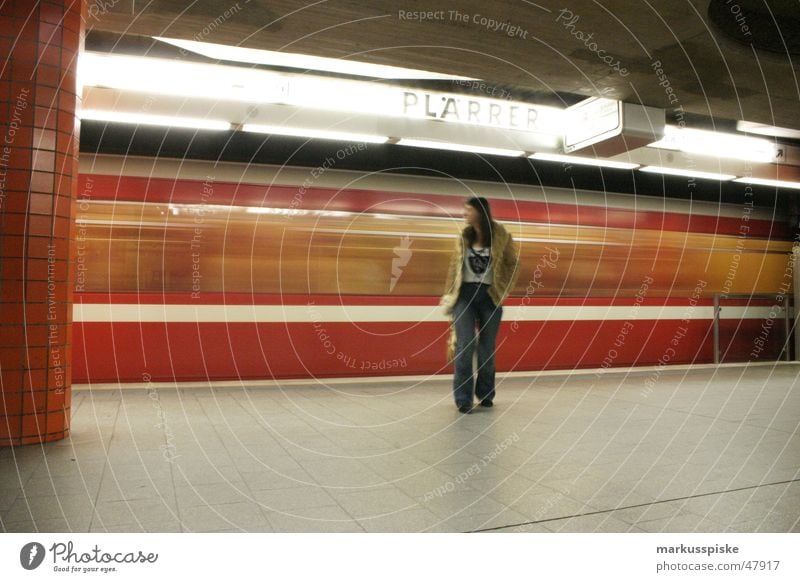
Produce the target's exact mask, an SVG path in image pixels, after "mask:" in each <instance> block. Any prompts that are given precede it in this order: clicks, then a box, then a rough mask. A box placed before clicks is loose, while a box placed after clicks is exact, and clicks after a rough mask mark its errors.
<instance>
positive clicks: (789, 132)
mask: <svg viewBox="0 0 800 582" xmlns="http://www.w3.org/2000/svg"><path fill="white" fill-rule="evenodd" d="M736 129H737V130H739V131H743V132H745V133H757V134H758V135H768V136H770V137H786V138H789V139H800V129H789V128H788V127H775V126H774V125H767V124H765V123H756V122H755V121H742V120H739V121H737V122H736Z"/></svg>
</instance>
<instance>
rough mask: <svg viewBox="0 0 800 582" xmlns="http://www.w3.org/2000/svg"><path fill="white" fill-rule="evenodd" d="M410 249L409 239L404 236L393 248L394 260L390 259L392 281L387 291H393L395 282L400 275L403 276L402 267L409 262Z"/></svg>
mask: <svg viewBox="0 0 800 582" xmlns="http://www.w3.org/2000/svg"><path fill="white" fill-rule="evenodd" d="M410 247H411V237H410V236H408V235H405V236H404V237H403V238H402V239H400V246H396V247H394V249H392V250H394V255H395V256H394V258H393V259H392V280H391V282H390V283H389V291H393V290H394V286H395V285H397V281H398V280H400V275H402V274H403V267H405V266H406V265H407V264H408V261H410V260H411V255H412V254H413V253H412V252H411V250H410Z"/></svg>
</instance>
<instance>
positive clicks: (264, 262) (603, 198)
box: [72, 154, 792, 383]
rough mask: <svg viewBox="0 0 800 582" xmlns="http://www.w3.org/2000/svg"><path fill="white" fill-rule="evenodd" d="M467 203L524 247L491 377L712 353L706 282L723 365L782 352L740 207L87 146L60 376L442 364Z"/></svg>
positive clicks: (369, 370) (778, 289) (356, 371)
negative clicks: (65, 363) (448, 298)
mask: <svg viewBox="0 0 800 582" xmlns="http://www.w3.org/2000/svg"><path fill="white" fill-rule="evenodd" d="M472 195H482V196H486V197H488V198H489V199H490V200H491V201H492V207H493V212H494V215H495V218H496V219H497V220H499V221H501V222H503V223H504V224H505V225H506V226H507V227H508V228H509V230H510V231H511V233H512V235H513V236H514V238H515V240H516V241H518V243H519V246H520V256H521V274H520V277H519V279H518V283H517V287H516V289H515V290H514V293H513V295H512V297H510V298H509V299H508V300H507V302H506V304H505V306H504V315H503V324H502V327H501V331H500V335H499V337H498V346H499V347H498V358H497V367H498V371H522V370H541V369H573V368H596V367H612V366H630V365H654V364H663V365H666V364H677V363H706V362H712V361H713V358H714V343H713V342H714V334H713V325H712V324H713V319H714V311H713V297H714V295H715V294H717V295H720V296H721V303H720V305H721V306H722V310H721V312H720V341H719V347H720V352H721V354H722V358H723V361H734V360H742V359H744V360H747V359H759V360H769V359H773V360H774V359H777V358H778V357H780V355H781V353H782V350H784V349H785V346H784V344H785V342H786V333H785V331H784V327H783V325H784V318H785V316H786V313H785V310H784V305H785V300H784V298H785V297H789V296H790V295H791V291H790V290H791V283H792V270H791V260H790V259H791V251H792V232H791V230H790V228H789V226H788V225H787V224H784V223H781V222H779V221H776V220H774V217H773V216H771V214H770V213H769V212H767V211H765V210H763V209H759V208H753V207H751V206H748V205H747V204H746V203H743V205H719V204H712V203H707V202H696V201H695V202H692V201H683V200H675V199H665V198H661V197H649V196H642V195H637V196H633V195H627V194H625V195H623V194H612V193H606V192H592V191H572V190H565V189H558V188H546V187H533V186H522V185H516V184H499V183H489V182H474V181H473V182H465V181H459V180H456V179H446V178H431V177H420V176H410V175H399V174H388V173H377V174H376V173H359V172H352V171H337V170H334V169H328V168H317V169H316V170H310V169H308V168H291V167H278V166H249V165H246V164H238V163H221V162H217V163H212V162H200V161H187V160H170V159H163V158H159V159H153V158H136V157H118V156H109V155H96V156H91V155H85V154H82V155H81V175H80V177H79V185H78V199H77V203H76V204H77V206H76V217H77V221H76V225H75V234H74V236H75V240H76V262H75V266H74V268H75V273H74V275H75V307H74V327H73V338H72V347H73V358H72V361H73V370H72V375H73V378H72V379H73V382H75V383H97V382H114V381H117V379H119V381H121V382H142V381H143V380H150V379H152V380H154V381H155V380H164V381H171V380H176V381H188V380H192V381H198V380H207V379H210V380H233V379H252V380H255V379H271V378H309V377H333V376H361V375H371V376H377V375H391V376H396V375H417V374H440V373H448V372H450V371H451V370H450V368H448V366H447V363H446V360H445V343H446V339H447V321H446V319H445V317H444V316H443V315H442V313H441V308H440V307H439V306H438V302H439V297H440V295H441V294H442V292H443V291H444V289H443V285H444V274H445V269H446V266H447V261H448V257H449V254H450V252H451V250H452V248H453V242H454V239H455V237H456V236H458V233H459V231H460V229H461V228H462V227H463V222H462V219H461V209H462V204H463V201H464V200H465V198H467V197H468V196H472ZM742 295H744V296H755V295H759V296H762V297H753V298H741V297H739V296H742ZM734 296H736V297H734ZM766 323H769V325H765V324H766ZM784 353H785V352H784Z"/></svg>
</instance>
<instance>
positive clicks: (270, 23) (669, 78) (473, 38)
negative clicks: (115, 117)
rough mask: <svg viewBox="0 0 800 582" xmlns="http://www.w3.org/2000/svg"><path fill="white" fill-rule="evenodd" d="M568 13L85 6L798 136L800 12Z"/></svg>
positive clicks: (225, 36) (696, 5)
mask: <svg viewBox="0 0 800 582" xmlns="http://www.w3.org/2000/svg"><path fill="white" fill-rule="evenodd" d="M568 4H569V6H570V8H569V9H568V10H567V9H565V8H564V6H565V3H564V2H563V0H559V1H558V2H554V1H552V0H537V1H536V2H532V1H528V0H493V1H492V2H486V1H478V0H459V1H458V2H452V1H446V0H441V1H439V2H436V3H431V2H428V1H427V0H426V1H420V0H405V1H403V2H388V1H385V0H373V1H370V2H356V1H353V0H330V1H319V2H314V3H306V2H299V1H294V0H270V1H269V2H267V1H265V0H249V1H248V0H238V2H236V1H233V0H201V1H195V2H187V1H185V0H180V1H179V0H150V1H148V0H116V1H115V2H96V3H93V2H89V5H90V12H89V18H88V24H87V32H88V33H89V37H90V38H91V37H92V36H93V35H94V36H98V35H99V36H102V34H100V33H102V32H113V33H117V34H123V35H126V36H128V37H129V36H131V35H140V36H162V37H171V38H181V39H187V40H199V41H203V42H212V43H218V44H228V45H235V46H243V47H247V48H259V49H267V50H280V51H285V52H296V53H304V54H309V55H316V56H325V57H336V58H342V59H352V60H359V61H364V62H370V63H376V64H385V65H395V66H403V67H408V68H415V69H423V70H428V71H435V72H440V73H448V74H453V75H462V76H467V77H473V78H477V79H482V80H485V81H487V82H489V83H492V84H497V85H498V86H502V87H504V88H505V89H504V90H506V91H507V92H508V93H510V96H511V97H512V98H514V99H523V100H526V99H528V98H529V97H530V95H531V94H535V95H548V94H549V95H551V96H554V97H555V98H559V99H565V100H570V96H572V99H571V101H572V102H574V101H575V100H576V99H575V98H576V97H578V96H594V95H603V96H606V97H613V98H616V99H620V100H622V101H626V102H632V103H642V104H644V105H650V106H655V107H662V108H665V109H666V111H667V117H668V119H670V118H671V119H673V120H674V119H676V116H678V115H680V114H681V109H679V108H682V111H683V112H685V113H686V114H687V115H688V114H692V119H693V120H694V123H702V124H707V125H714V126H716V125H722V126H724V125H725V124H726V123H728V124H729V123H730V122H731V120H737V119H745V120H748V121H756V122H761V123H765V124H769V125H777V126H782V127H789V128H795V129H800V85H799V82H798V76H799V75H798V73H799V72H800V70H799V69H800V68H799V67H798V61H800V52H798V50H797V49H798V35H799V34H800V33H799V32H798V31H800V20H798V16H797V14H798V4H797V0H769V1H768V2H764V0H761V1H757V0H737V2H736V3H730V2H726V1H725V0H720V1H717V2H716V3H715V5H714V6H712V13H713V16H714V18H713V20H714V21H715V22H712V18H710V17H709V5H710V3H709V0H682V1H680V0H679V1H674V2H673V1H670V2H666V1H656V0H627V1H624V0H605V1H588V0H574V1H572V2H570V3H568ZM417 12H427V13H428V14H427V17H428V18H427V19H424V20H423V19H420V18H418V17H417V15H416V14H415V13H417ZM456 13H457V14H456ZM489 19H492V20H494V21H496V24H495V25H492V24H490V22H489ZM776 23H777V24H776ZM513 27H516V28H513ZM493 28H497V30H493ZM723 28H724V29H725V32H723V30H722V29H723ZM507 33H510V35H509V34H507ZM590 35H591V36H590ZM776 39H778V41H779V42H777V41H776ZM762 45H763V46H764V47H766V48H763V49H761V48H754V47H755V46H762ZM603 59H605V61H607V62H604V60H603ZM657 61H658V62H660V67H658V66H657V65H655V64H654V63H656V62H657ZM657 68H660V69H662V72H661V73H660V74H661V76H660V77H659V74H657V71H656V69H657ZM669 90H671V91H672V94H671V95H670V93H669ZM698 120H699V121H698Z"/></svg>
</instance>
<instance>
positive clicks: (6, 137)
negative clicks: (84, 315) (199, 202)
mask: <svg viewBox="0 0 800 582" xmlns="http://www.w3.org/2000/svg"><path fill="white" fill-rule="evenodd" d="M85 10H86V2H85V0H59V1H48V0H39V1H37V2H32V1H30V0H6V1H5V2H2V3H1V4H0V398H1V399H0V445H4V446H9V445H12V446H13V445H24V444H29V443H39V442H44V441H53V440H58V439H62V438H64V437H66V436H67V435H68V434H69V422H70V387H71V347H70V340H71V335H72V334H71V323H72V280H73V272H72V271H73V269H72V266H71V260H70V258H71V248H72V244H71V238H72V236H73V232H74V229H73V223H74V200H75V192H76V188H77V176H78V131H79V128H80V126H79V122H78V118H77V116H76V109H77V107H78V106H79V104H80V96H79V95H77V90H76V72H77V66H78V54H79V52H80V51H81V48H82V45H83V30H84V27H83V22H84V17H85V16H86V13H85Z"/></svg>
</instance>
